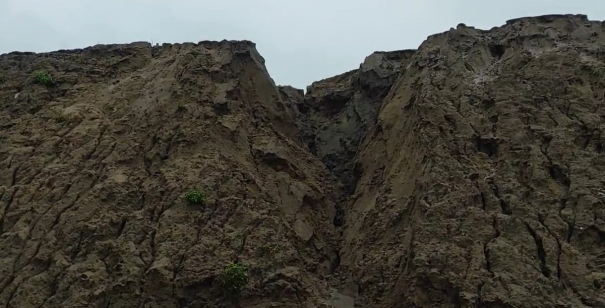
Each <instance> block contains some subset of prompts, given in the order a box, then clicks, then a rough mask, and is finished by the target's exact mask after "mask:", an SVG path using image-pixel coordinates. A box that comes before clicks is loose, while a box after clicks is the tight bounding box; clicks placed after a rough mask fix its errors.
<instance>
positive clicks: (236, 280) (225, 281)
mask: <svg viewBox="0 0 605 308" xmlns="http://www.w3.org/2000/svg"><path fill="white" fill-rule="evenodd" d="M249 279H250V278H249V277H248V268H247V267H246V266H245V265H243V264H237V263H231V264H229V265H227V267H226V268H225V269H224V270H223V272H222V273H221V276H220V277H219V280H218V282H219V286H220V287H221V288H222V289H223V290H225V291H227V292H229V293H239V292H240V291H241V290H242V289H243V288H244V287H245V286H246V285H247V284H248V281H249Z"/></svg>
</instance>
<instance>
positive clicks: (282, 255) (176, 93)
mask: <svg viewBox="0 0 605 308" xmlns="http://www.w3.org/2000/svg"><path fill="white" fill-rule="evenodd" d="M40 69H44V70H46V71H48V72H50V73H51V75H52V77H53V79H54V81H55V84H54V85H53V86H49V87H44V86H42V85H39V84H35V83H33V82H32V79H31V77H30V75H31V73H32V72H33V71H34V70H40ZM0 71H1V72H2V75H3V80H4V82H3V83H2V85H0V119H1V121H0V123H1V130H0V139H1V141H2V146H1V147H0V195H1V196H2V197H1V206H0V209H1V214H2V216H0V217H1V218H0V230H1V237H0V247H1V248H2V249H0V306H2V307H222V306H232V305H233V303H232V301H233V298H231V297H226V296H223V294H222V293H221V290H219V289H218V288H217V284H216V283H215V282H216V280H217V277H218V275H219V274H220V273H221V271H222V270H223V269H224V268H225V267H226V266H227V265H228V264H229V262H239V263H241V264H246V265H247V266H248V268H249V272H250V277H251V279H250V283H249V284H248V287H247V288H246V289H245V290H244V291H243V293H242V295H241V296H242V300H241V303H240V304H241V306H242V307H317V306H319V305H320V304H322V300H321V299H325V298H328V297H329V293H328V290H329V288H328V287H327V285H326V284H325V283H324V282H322V281H321V280H320V279H319V277H322V276H324V275H328V274H330V272H331V271H332V270H333V266H334V265H333V264H335V260H336V259H337V256H336V255H335V253H334V247H336V241H337V237H336V235H337V234H336V233H335V230H334V228H333V226H332V220H333V216H334V215H335V210H334V209H335V206H334V203H333V202H332V201H331V200H332V199H333V197H332V194H334V195H337V194H338V193H337V192H335V191H334V190H333V187H334V184H333V181H332V180H330V176H329V174H328V173H327V171H326V170H325V168H324V167H323V165H322V164H321V162H319V161H318V160H316V159H315V158H314V157H313V156H312V155H311V154H309V153H308V152H307V151H306V150H304V149H303V148H301V147H300V146H298V145H297V143H296V138H298V137H291V136H298V128H297V127H296V126H295V125H294V124H293V123H294V122H293V121H292V119H291V118H288V116H287V114H286V113H285V110H286V109H285V108H286V107H285V105H284V104H283V103H282V101H281V99H280V98H279V97H280V96H279V95H280V94H279V92H278V90H277V88H276V87H275V85H274V84H273V81H272V80H271V79H270V77H269V76H268V74H267V72H266V70H265V67H264V64H263V59H262V58H261V57H260V56H259V55H258V54H257V52H256V50H255V48H254V44H252V43H249V42H220V43H218V42H202V43H200V44H197V45H195V44H183V45H164V46H161V47H153V48H152V47H151V46H150V45H149V44H146V43H138V44H136V43H135V44H130V45H115V46H97V47H91V48H87V49H84V50H75V51H59V52H54V53H50V54H41V55H35V54H24V53H13V54H9V55H4V56H2V57H0ZM196 188H198V189H202V190H204V191H205V192H206V195H207V204H206V206H199V205H193V206H189V205H187V203H186V202H185V200H184V199H183V196H184V194H185V193H187V192H188V191H189V190H192V189H196ZM272 304H273V306H271V305H272Z"/></svg>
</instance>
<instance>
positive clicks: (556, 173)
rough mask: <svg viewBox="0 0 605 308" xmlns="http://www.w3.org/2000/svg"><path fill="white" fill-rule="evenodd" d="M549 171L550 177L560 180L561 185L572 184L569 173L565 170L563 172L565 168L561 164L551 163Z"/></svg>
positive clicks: (567, 185)
mask: <svg viewBox="0 0 605 308" xmlns="http://www.w3.org/2000/svg"><path fill="white" fill-rule="evenodd" d="M548 171H549V174H550V177H551V178H552V179H553V180H555V181H557V182H559V183H560V184H561V185H564V186H566V187H569V186H570V185H571V180H569V177H567V175H566V174H565V172H563V169H561V167H560V166H559V165H556V164H555V165H551V166H550V167H548Z"/></svg>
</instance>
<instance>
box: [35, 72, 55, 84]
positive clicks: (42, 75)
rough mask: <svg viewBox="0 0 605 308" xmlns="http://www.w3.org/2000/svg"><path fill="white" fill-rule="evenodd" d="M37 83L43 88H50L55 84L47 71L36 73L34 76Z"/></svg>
mask: <svg viewBox="0 0 605 308" xmlns="http://www.w3.org/2000/svg"><path fill="white" fill-rule="evenodd" d="M32 78H33V79H34V82H35V83H38V84H41V85H43V86H50V85H52V84H53V83H54V81H53V78H52V77H51V76H50V74H49V73H48V72H46V71H35V72H34V74H33V75H32Z"/></svg>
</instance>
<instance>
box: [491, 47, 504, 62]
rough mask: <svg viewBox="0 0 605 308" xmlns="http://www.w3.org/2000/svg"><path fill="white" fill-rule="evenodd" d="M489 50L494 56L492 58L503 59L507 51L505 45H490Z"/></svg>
mask: <svg viewBox="0 0 605 308" xmlns="http://www.w3.org/2000/svg"><path fill="white" fill-rule="evenodd" d="M488 48H489V53H490V54H491V55H492V57H494V58H498V59H500V58H502V56H503V55H504V52H505V51H506V48H505V47H504V45H501V44H488Z"/></svg>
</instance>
